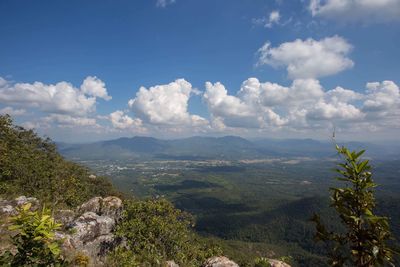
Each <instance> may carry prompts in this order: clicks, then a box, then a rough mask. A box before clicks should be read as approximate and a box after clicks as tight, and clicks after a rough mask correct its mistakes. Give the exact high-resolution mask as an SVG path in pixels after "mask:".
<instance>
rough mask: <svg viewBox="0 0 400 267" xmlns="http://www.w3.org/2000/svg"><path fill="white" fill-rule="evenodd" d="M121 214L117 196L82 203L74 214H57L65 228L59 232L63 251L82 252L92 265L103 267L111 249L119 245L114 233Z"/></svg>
mask: <svg viewBox="0 0 400 267" xmlns="http://www.w3.org/2000/svg"><path fill="white" fill-rule="evenodd" d="M121 212H122V201H121V199H119V198H117V197H106V198H101V197H95V198H92V199H90V200H89V201H87V202H85V203H83V204H82V205H81V206H80V207H78V208H77V210H76V211H75V212H73V211H71V210H62V211H60V213H58V214H57V215H56V218H59V220H60V221H62V222H63V223H64V225H65V231H63V232H62V233H59V237H60V238H62V239H63V240H64V243H63V249H64V250H65V251H67V252H68V253H69V254H71V251H72V252H74V251H76V252H80V253H81V254H84V255H86V256H88V257H89V259H90V261H89V262H90V263H91V265H93V266H101V265H103V263H104V262H103V261H104V257H105V255H106V253H107V252H108V250H109V249H111V248H113V247H114V246H115V245H116V244H117V243H118V242H117V240H116V238H115V236H114V234H113V233H112V232H113V230H114V228H115V225H116V223H117V222H118V220H119V219H120V216H121Z"/></svg>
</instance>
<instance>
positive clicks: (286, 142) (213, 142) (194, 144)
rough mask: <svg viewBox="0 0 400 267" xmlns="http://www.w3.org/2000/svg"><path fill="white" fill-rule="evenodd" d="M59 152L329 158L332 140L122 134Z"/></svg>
mask: <svg viewBox="0 0 400 267" xmlns="http://www.w3.org/2000/svg"><path fill="white" fill-rule="evenodd" d="M56 144H57V147H58V149H59V152H60V153H61V154H63V155H64V156H65V157H67V158H70V159H76V160H121V159H138V160H140V159H146V160H151V159H170V160H206V159H223V160H237V159H259V158H269V157H332V156H335V146H334V143H333V142H323V141H318V140H313V139H257V140H248V139H244V138H242V137H238V136H224V137H201V136H194V137H189V138H182V139H173V140H164V139H157V138H153V137H144V136H135V137H122V138H118V139H114V140H107V141H99V142H94V143H86V144H67V143H56ZM340 145H345V146H347V147H349V148H351V149H357V150H359V149H367V152H368V153H367V156H369V157H375V158H378V157H379V158H389V157H394V158H400V153H399V151H400V150H399V146H398V145H397V146H396V145H395V146H393V145H392V146H388V145H377V144H372V143H362V142H345V143H340Z"/></svg>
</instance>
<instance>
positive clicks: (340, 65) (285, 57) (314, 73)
mask: <svg viewBox="0 0 400 267" xmlns="http://www.w3.org/2000/svg"><path fill="white" fill-rule="evenodd" d="M351 50H352V46H351V45H350V44H349V43H348V42H347V41H346V40H345V39H343V38H342V37H339V36H333V37H327V38H324V39H321V40H319V41H317V40H314V39H312V38H308V39H306V40H300V39H296V40H295V41H293V42H286V43H282V44H281V45H279V46H278V47H271V43H270V42H266V43H265V44H264V45H263V46H262V47H261V48H260V49H259V50H258V55H259V59H258V63H257V65H258V66H261V65H269V66H272V67H274V68H280V67H285V68H286V70H287V72H288V75H289V77H290V78H291V79H308V78H319V77H324V76H329V75H333V74H336V73H339V72H341V71H343V70H346V69H349V68H351V67H353V65H354V63H353V61H352V60H351V59H349V58H348V57H347V56H348V54H349V53H350V51H351Z"/></svg>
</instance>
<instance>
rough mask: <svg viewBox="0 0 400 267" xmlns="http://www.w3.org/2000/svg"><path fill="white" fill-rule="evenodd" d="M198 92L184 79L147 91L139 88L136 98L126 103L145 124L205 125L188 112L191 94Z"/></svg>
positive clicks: (203, 120)
mask: <svg viewBox="0 0 400 267" xmlns="http://www.w3.org/2000/svg"><path fill="white" fill-rule="evenodd" d="M197 93H198V91H197V90H195V89H194V88H192V85H191V84H190V83H189V82H187V81H186V80H184V79H177V80H175V81H174V82H171V83H169V84H163V85H156V86H152V87H150V88H149V89H147V88H145V87H143V86H142V87H140V89H139V91H138V92H137V93H136V97H135V98H133V99H130V100H129V102H128V105H129V107H130V108H131V110H132V111H133V112H134V113H135V114H136V116H137V117H139V118H140V119H142V120H143V121H144V122H145V123H149V124H154V125H199V124H206V123H207V120H205V119H204V118H202V117H200V116H197V115H191V114H189V112H188V101H189V98H190V96H191V94H197Z"/></svg>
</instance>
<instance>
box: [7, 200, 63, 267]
mask: <svg viewBox="0 0 400 267" xmlns="http://www.w3.org/2000/svg"><path fill="white" fill-rule="evenodd" d="M30 208H31V204H30V203H27V204H25V205H23V206H22V207H21V208H19V209H18V215H16V216H14V217H11V226H10V227H9V230H11V231H13V232H14V234H13V236H12V242H13V245H14V246H15V247H16V249H17V252H16V254H15V255H13V254H12V253H11V252H9V251H7V252H5V253H4V254H3V255H2V256H1V258H0V263H1V264H2V266H61V265H64V261H63V259H62V257H61V254H60V252H61V251H60V247H59V242H60V241H58V240H56V239H55V237H54V235H55V231H56V230H58V229H60V227H61V224H58V223H56V222H55V221H54V219H53V218H52V217H51V216H50V211H49V210H46V209H43V210H42V211H41V212H38V211H30Z"/></svg>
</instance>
